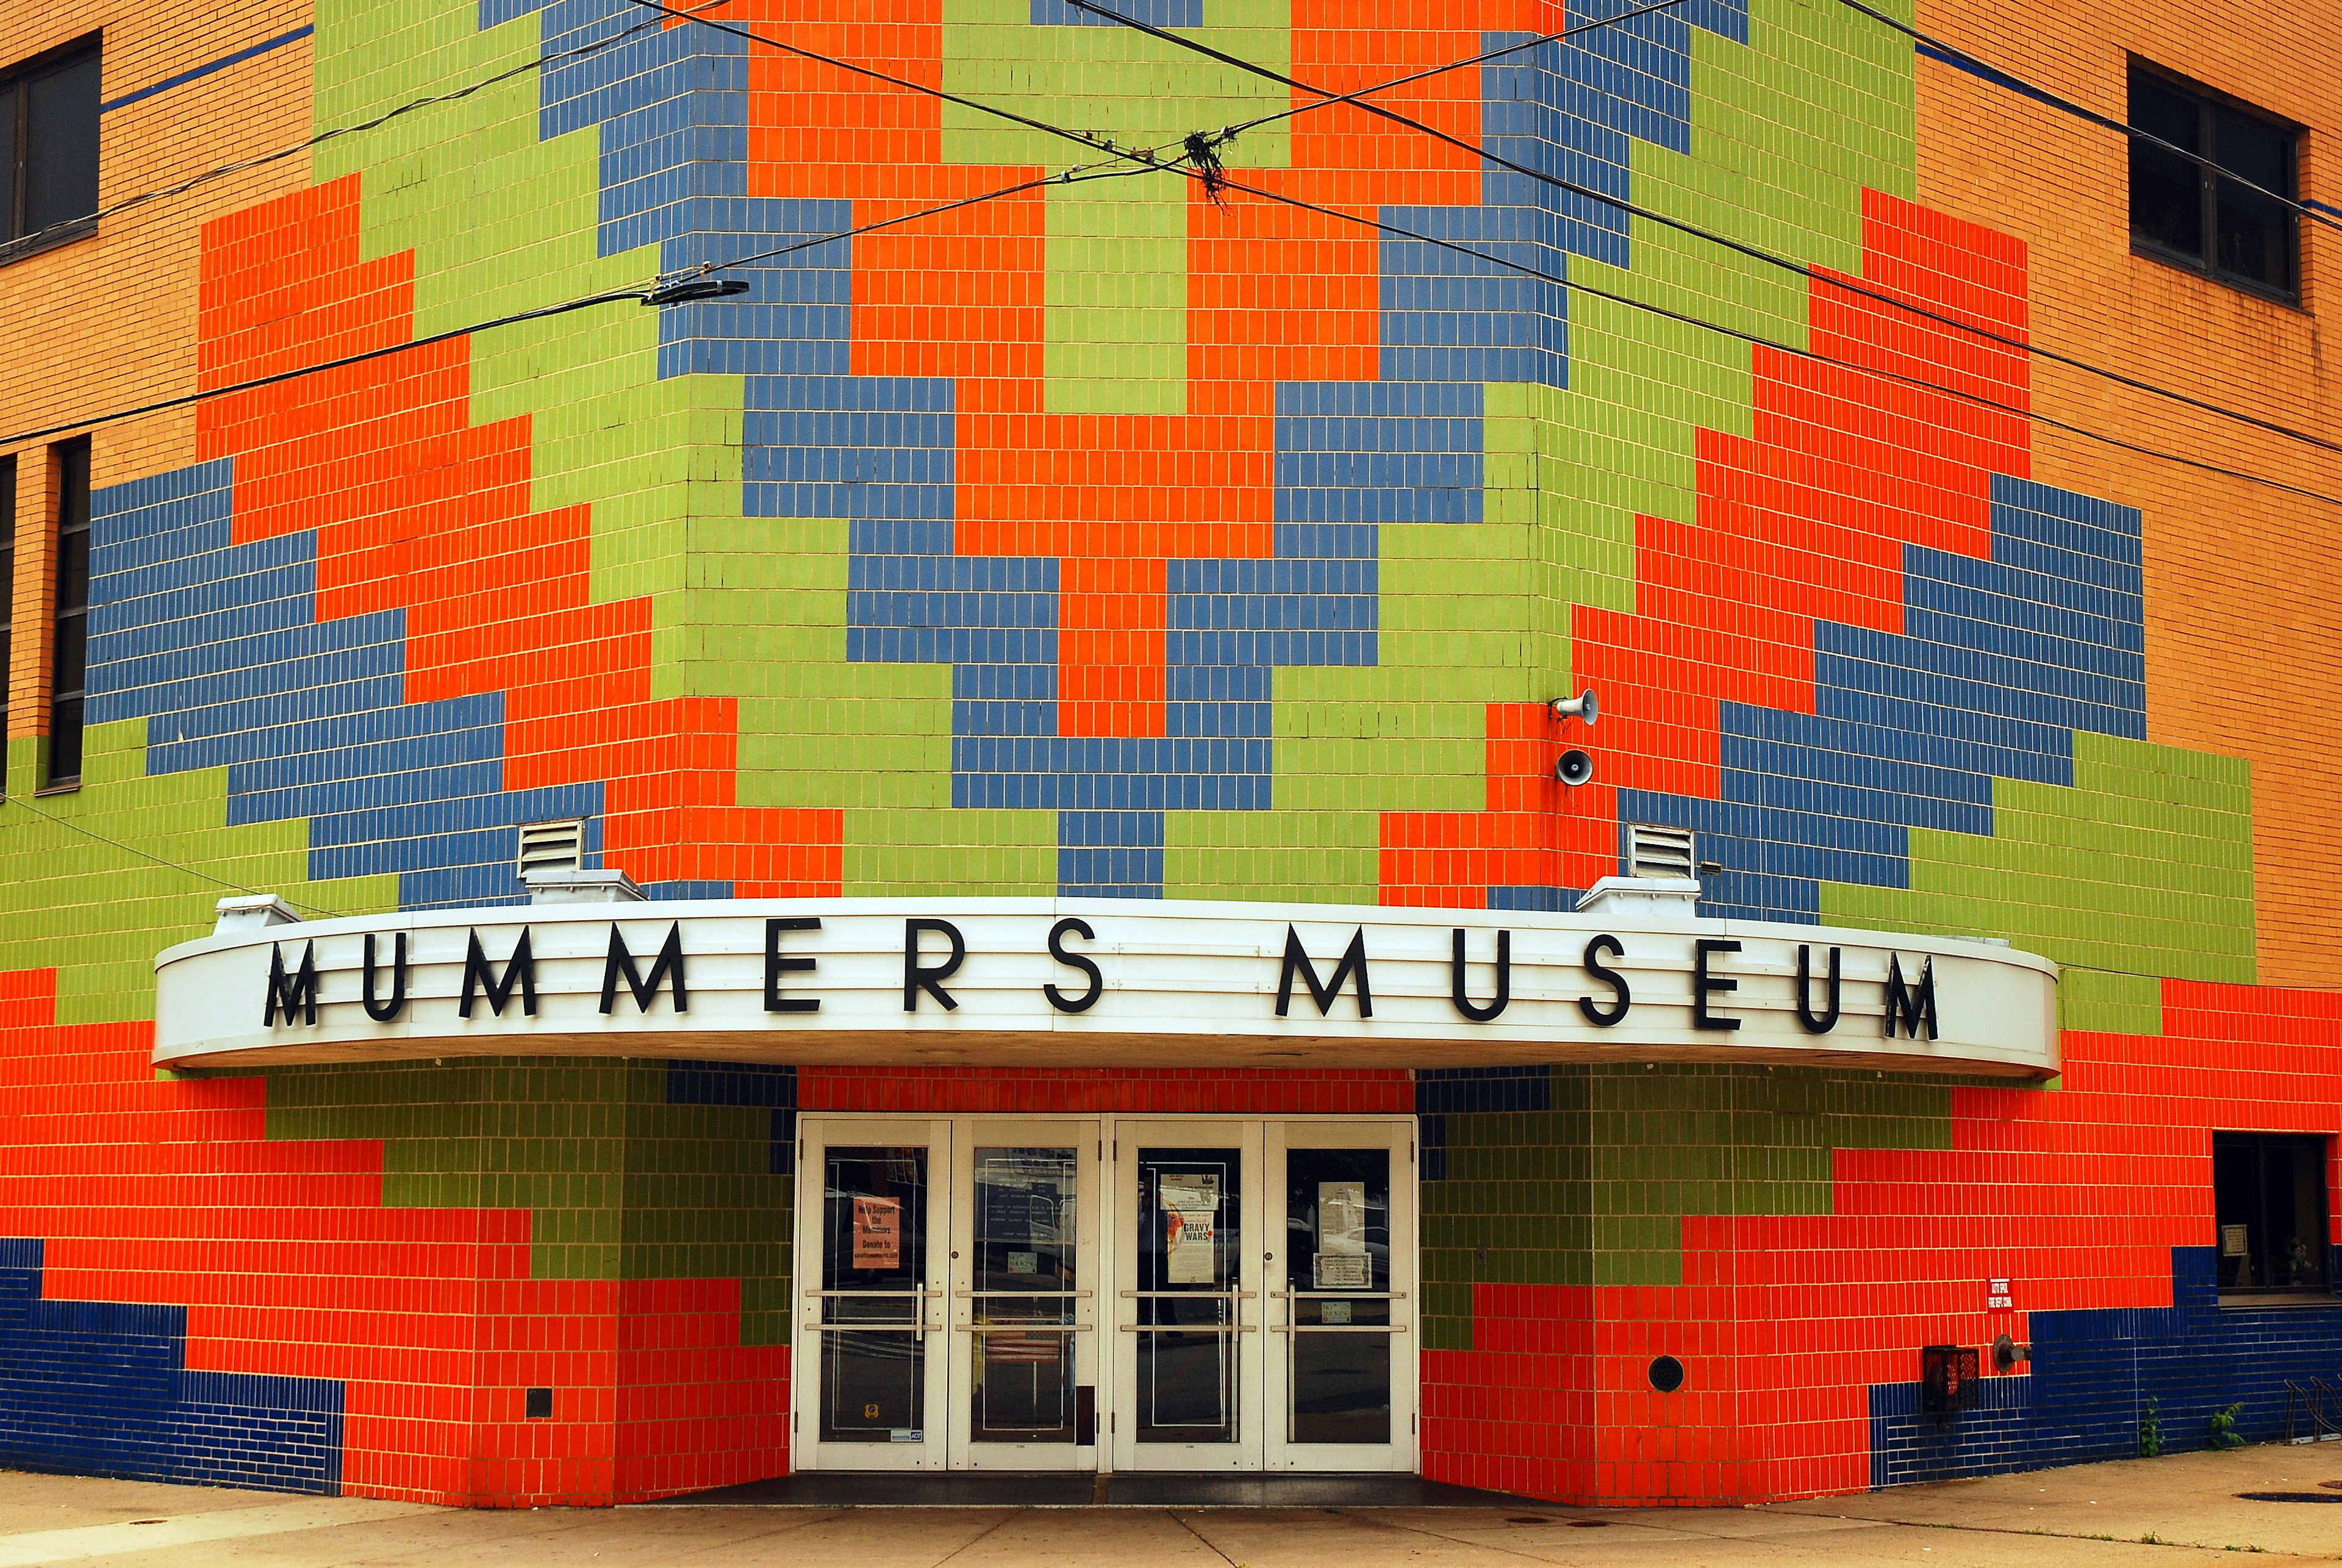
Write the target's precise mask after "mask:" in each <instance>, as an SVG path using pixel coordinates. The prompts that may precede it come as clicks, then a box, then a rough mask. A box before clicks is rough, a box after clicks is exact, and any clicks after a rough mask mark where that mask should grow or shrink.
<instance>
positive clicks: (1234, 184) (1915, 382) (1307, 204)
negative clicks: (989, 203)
mask: <svg viewBox="0 0 2342 1568" xmlns="http://www.w3.org/2000/svg"><path fill="white" fill-rule="evenodd" d="M1223 184H1224V185H1226V188H1227V189H1229V190H1232V191H1241V192H1243V193H1244V194H1245V195H1254V196H1259V197H1262V198H1264V199H1265V200H1267V201H1272V202H1277V203H1281V204H1282V205H1286V206H1289V207H1297V208H1299V209H1301V210H1302V211H1304V212H1312V213H1316V214H1319V215H1323V216H1326V217H1332V218H1339V219H1341V220H1343V221H1344V222H1346V223H1352V224H1359V225H1364V226H1366V227H1367V228H1372V229H1378V230H1380V231H1381V232H1382V233H1384V234H1386V235H1390V236H1391V237H1392V238H1394V239H1403V240H1413V241H1415V242H1416V243H1418V244H1421V245H1435V246H1436V247H1438V248H1439V249H1441V250H1446V251H1452V252H1454V253H1455V254H1456V255H1463V256H1469V257H1471V258H1473V259H1474V260H1476V261H1483V262H1486V263H1488V264H1489V265H1492V266H1500V267H1504V268H1506V269H1507V270H1509V271H1512V272H1517V273H1522V274H1525V275H1527V276H1529V277H1533V278H1537V279H1540V280H1542V281H1543V282H1546V283H1549V284H1554V285H1557V286H1559V287H1562V288H1566V289H1569V290H1571V291H1573V292H1575V293H1577V294H1585V295H1593V296H1594V297H1595V298H1596V299H1605V300H1608V301H1610V302H1611V303H1612V304H1614V305H1626V306H1627V307H1628V308H1629V309H1632V310H1639V311H1643V312H1645V313H1646V314H1648V315H1656V316H1661V317H1664V318H1665V319H1666V320H1668V321H1674V322H1680V323H1682V324H1683V325H1686V326H1696V327H1699V328H1702V329H1704V330H1706V331H1708V332H1713V333H1716V334H1719V335H1722V336H1725V337H1731V338H1737V339H1739V340H1740V341H1741V342H1743V343H1746V344H1749V345H1753V346H1755V347H1758V348H1770V349H1777V350H1778V351H1779V352H1781V353H1783V354H1787V355H1795V356H1796V357H1797V358H1799V359H1807V360H1811V361H1813V362H1814V363H1815V364H1817V365H1835V366H1837V368H1839V369H1841V370H1851V371H1854V372H1856V373H1857V374H1858V375H1875V376H1877V377H1879V378H1880V379H1882V380H1886V381H1894V382H1900V383H1901V384H1903V385H1906V386H1915V387H1917V388H1919V389H1921V390H1922V391H1926V392H1933V393H1938V394H1942V395H1944V396H1946V397H1955V398H1957V399H1959V400H1960V401H1962V402H1964V403H1968V404H1974V405H1976V406H1977V407H1979V408H1986V409H1990V410H1992V411H1993V412H1995V413H1998V414H2008V415H2010V416H2012V417H2014V418H2017V419H2024V420H2029V421H2031V422H2032V423H2034V424H2046V425H2048V426H2050V427H2051V428H2053V429H2057V430H2063V431H2065V432H2067V434H2073V435H2079V436H2081V437H2083V438H2084V439H2086V440H2089V441H2097V442H2101V443H2103V444H2106V445H2108V446H2115V447H2119V448H2121V449H2122V450H2123V451H2125V452H2134V453H2137V454H2139V455H2140V456H2142V457H2156V458H2161V459H2163V460H2165V461H2167V462H2171V463H2178V464H2186V465H2187V467H2190V468H2199V469H2202V470H2203V471H2204V472H2206V473H2207V474H2224V475H2226V476H2227V477H2228V478H2230V479H2242V480H2246V481H2247V482H2249V483H2251V484H2266V485H2267V486H2269V487H2270V488H2272V489H2277V490H2284V491H2287V492H2289V493H2291V494H2296V495H2306V496H2307V497H2309V498H2310V499H2311V500H2313V501H2323V502H2325V503H2326V504H2328V505H2330V506H2337V507H2342V496H2335V495H2328V494H2326V493H2325V492H2324V491H2322V490H2311V489H2308V488H2306V487H2305V486H2302V485H2299V484H2289V483H2287V481H2285V480H2282V479H2271V478H2269V477H2267V475H2266V474H2247V473H2246V472H2245V471H2244V470H2242V469H2237V468H2224V467H2222V466H2221V465H2220V464H2217V463H2207V462H2204V461H2203V460H2201V459H2200V458H2195V457H2184V456H2181V455H2180V454H2177V453H2176V452H2165V451H2161V450H2159V449H2157V448H2156V447H2152V446H2141V445H2139V444H2136V443H2134V442H2129V441H2125V440H2123V439H2121V438H2120V437H2119V436H2114V435H2107V434H2101V433H2100V432H2098V431H2096V430H2090V429H2087V428H2085V427H2084V426H2082V425H2079V424H2067V422H2066V421H2065V420H2062V419H2058V418H2055V417H2053V416H2052V415H2050V414H2042V413H2040V412H2038V411H2037V410H2035V409H2031V408H2022V407H2019V406H2017V404H2013V403H2002V402H2000V401H1999V400H1997V399H1996V398H1990V397H1987V396H1985V395H1983V394H1981V393H1974V392H1963V391H1961V390H1960V389H1959V388H1957V387H1955V386H1946V385H1942V384H1941V383H1939V382H1933V381H1929V380H1927V379H1926V378H1925V377H1922V376H1916V375H1903V374H1902V373H1900V372H1898V371H1892V370H1881V369H1878V368H1877V367H1876V366H1873V365H1857V364H1855V363H1854V362H1853V361H1851V360H1845V359H1838V358H1836V357H1835V356H1833V355H1827V354H1823V353H1821V352H1819V351H1818V350H1816V349H1811V348H1800V347H1798V346H1797V345H1795V344H1788V343H1782V342H1779V341H1777V340H1776V339H1773V338H1769V337H1766V336H1764V335H1761V334H1758V333H1753V332H1746V331H1744V330H1742V329H1741V328H1739V327H1734V326H1726V325H1722V324H1721V323H1718V322H1713V321H1708V320H1706V319H1705V318H1703V317H1700V316H1696V315H1690V314H1688V313H1686V312H1684V311H1679V310H1671V309H1669V308H1668V307H1666V305H1653V304H1651V303H1649V302H1648V301H1646V300H1639V299H1636V298H1635V297H1633V296H1632V295H1623V294H1618V293H1616V292H1614V291H1612V290H1610V289H1606V288H1600V287H1596V285H1593V284H1589V283H1580V282H1578V281H1577V280H1576V279H1575V278H1570V277H1564V276H1562V275H1558V274H1555V273H1549V272H1546V271H1545V270H1544V269H1542V268H1540V267H1533V266H1530V265H1528V264H1527V263H1526V262H1516V261H1513V260H1511V259H1509V258H1508V257H1505V256H1500V255H1493V254H1491V253H1490V252H1487V251H1484V250H1476V249H1475V248H1473V247H1472V246H1470V245H1464V244H1461V243H1459V242H1457V241H1456V240H1449V239H1442V238H1439V237H1438V236H1436V235H1426V234H1418V233H1416V231H1415V230H1413V229H1409V228H1403V227H1401V226H1399V225H1396V224H1391V223H1386V222H1384V221H1383V220H1382V219H1380V218H1371V217H1367V216H1366V215H1363V214H1359V213H1346V212H1343V211H1342V210H1341V209H1339V208H1338V207H1329V206H1324V205H1319V204H1318V203H1316V202H1312V201H1306V200H1304V199H1302V198H1301V197H1299V196H1291V195H1285V194H1283V193H1282V192H1278V191H1273V190H1268V189H1265V188H1264V187H1262V186H1259V185H1246V184H1245V183H1244V182H1243V181H1241V180H1237V179H1235V178H1233V177H1230V178H1227V179H1226V180H1224V181H1223Z"/></svg>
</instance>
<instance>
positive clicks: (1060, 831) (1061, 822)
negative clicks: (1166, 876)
mask: <svg viewBox="0 0 2342 1568" xmlns="http://www.w3.org/2000/svg"><path fill="white" fill-rule="evenodd" d="M1057 892H1058V894H1060V895H1061V896H1063V897H1066V898H1160V897H1162V896H1163V814H1162V813H1161V812H1153V811H1064V812H1059V813H1058V814H1057Z"/></svg>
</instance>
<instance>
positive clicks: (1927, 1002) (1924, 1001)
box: [1887, 953, 1936, 1040]
mask: <svg viewBox="0 0 2342 1568" xmlns="http://www.w3.org/2000/svg"><path fill="white" fill-rule="evenodd" d="M1897 1019H1900V1020H1901V1021H1902V1024H1903V1033H1904V1034H1907V1035H1909V1036H1910V1037H1911V1038H1912V1039H1914V1040H1917V1038H1918V1037H1919V1024H1920V1023H1921V1021H1922V1020H1925V1022H1926V1023H1927V1038H1928V1039H1930V1040H1933V1039H1934V1038H1936V961H1935V959H1934V958H1932V957H1929V958H1923V959H1921V960H1919V989H1918V992H1917V994H1916V995H1915V994H1913V993H1912V991H1911V988H1910V987H1909V986H1908V985H1906V984H1904V983H1903V958H1902V955H1901V954H1895V953H1890V954H1887V1038H1888V1039H1889V1040H1892V1039H1894V1038H1895V1024H1896V1021H1897Z"/></svg>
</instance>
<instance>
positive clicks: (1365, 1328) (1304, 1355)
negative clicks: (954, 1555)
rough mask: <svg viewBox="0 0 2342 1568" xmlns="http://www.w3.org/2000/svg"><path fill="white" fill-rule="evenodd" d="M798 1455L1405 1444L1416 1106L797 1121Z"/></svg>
mask: <svg viewBox="0 0 2342 1568" xmlns="http://www.w3.org/2000/svg"><path fill="white" fill-rule="evenodd" d="M797 1191H798V1211H797V1213H798V1224H797V1245H796V1294H797V1298H798V1307H799V1311H798V1313H797V1333H796V1361H795V1366H796V1379H795V1382H796V1390H795V1394H794V1398H795V1401H796V1412H795V1415H796V1454H795V1468H797V1469H800V1470H941V1469H1021V1470H1091V1469H1097V1468H1111V1469H1115V1470H1173V1471H1216V1472H1243V1471H1257V1470H1263V1469H1266V1470H1332V1471H1363V1470H1399V1471H1406V1470H1411V1469H1413V1468H1414V1466H1415V1463H1416V1435H1415V1433H1416V1428H1415V1415H1416V1344H1415V1334H1416V1302H1417V1300H1418V1291H1419V1286H1418V1285H1417V1283H1416V1277H1415V1272H1416V1258H1415V1227H1416V1213H1415V1193H1416V1188H1415V1167H1414V1127H1413V1124H1412V1123H1411V1122H1409V1121H1406V1120H1403V1119H1396V1118H1385V1119H1381V1120H1336V1119H1330V1118H1328V1119H1324V1120H1308V1119H1302V1118H1294V1119H1288V1120H1280V1121H1262V1120H1253V1119H1236V1118H1204V1117H1196V1118H1148V1119H1145V1120H1137V1119H1132V1120H1123V1119H1118V1118H1117V1119H1088V1120H1084V1119H1077V1118H1066V1119H1051V1120H1037V1119H1032V1120H1015V1121H1011V1120H1006V1119H1000V1118H986V1117H974V1116H962V1117H956V1118H946V1117H936V1118H932V1119H919V1120H915V1121H914V1120H882V1119H879V1118H876V1117H868V1118H865V1117H855V1116H846V1115H807V1116H805V1117H803V1118H802V1119H801V1121H800V1123H799V1145H798V1187H797Z"/></svg>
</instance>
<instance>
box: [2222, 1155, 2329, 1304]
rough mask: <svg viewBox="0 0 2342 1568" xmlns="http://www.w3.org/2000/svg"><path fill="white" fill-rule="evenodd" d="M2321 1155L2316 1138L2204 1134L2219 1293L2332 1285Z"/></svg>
mask: <svg viewBox="0 0 2342 1568" xmlns="http://www.w3.org/2000/svg"><path fill="white" fill-rule="evenodd" d="M2326 1183H2327V1140H2326V1139H2324V1138H2323V1137H2316V1136H2312V1137H2303V1136H2301V1135H2300V1134H2277V1133H2215V1134H2212V1192H2213V1203H2214V1206H2215V1208H2216V1210H2217V1215H2218V1231H2217V1243H2216V1245H2215V1246H2214V1248H2213V1255H2214V1258H2215V1260H2216V1262H2217V1270H2218V1279H2219V1288H2220V1293H2221V1294H2222V1295H2224V1296H2227V1295H2265V1294H2271V1293H2297V1292H2304V1291H2312V1292H2320V1293H2324V1292H2329V1291H2331V1290H2332V1288H2333V1269H2332V1264H2331V1252H2332V1249H2331V1248H2330V1247H2329V1246H2328V1245H2327V1205H2326Z"/></svg>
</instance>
